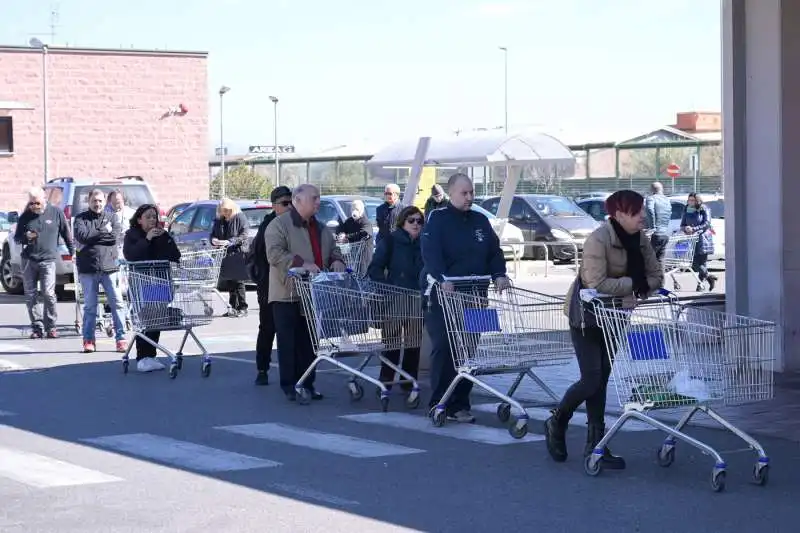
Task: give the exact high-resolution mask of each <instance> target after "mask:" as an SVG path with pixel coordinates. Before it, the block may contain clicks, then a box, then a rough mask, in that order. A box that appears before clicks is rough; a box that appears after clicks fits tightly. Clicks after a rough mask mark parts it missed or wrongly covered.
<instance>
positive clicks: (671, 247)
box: [661, 233, 700, 291]
mask: <svg viewBox="0 0 800 533" xmlns="http://www.w3.org/2000/svg"><path fill="white" fill-rule="evenodd" d="M699 237H700V234H698V233H695V234H692V235H685V234H682V233H676V234H675V235H672V236H671V237H670V238H669V241H667V244H666V246H665V247H664V257H663V259H661V264H662V266H663V267H664V276H670V277H671V278H672V284H673V287H674V288H675V290H676V291H679V290H681V284H680V283H678V280H677V279H676V278H675V274H678V273H681V272H688V273H690V274H691V275H692V276H694V279H695V280H696V281H697V284H698V285H699V284H700V278H699V277H698V276H697V272H695V271H694V270H692V263H693V261H694V251H695V250H696V249H697V239H698V238H699Z"/></svg>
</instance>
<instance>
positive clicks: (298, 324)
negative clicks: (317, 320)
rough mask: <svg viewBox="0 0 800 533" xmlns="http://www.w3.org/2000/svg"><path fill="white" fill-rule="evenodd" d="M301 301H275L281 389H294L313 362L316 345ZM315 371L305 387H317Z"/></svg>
mask: <svg viewBox="0 0 800 533" xmlns="http://www.w3.org/2000/svg"><path fill="white" fill-rule="evenodd" d="M302 309H303V308H302V306H301V305H300V303H299V302H292V303H290V302H272V316H273V318H274V319H275V333H276V334H277V337H278V370H279V373H280V382H281V389H283V391H284V392H286V393H290V392H292V391H294V387H295V385H296V384H297V381H298V380H299V379H300V377H301V376H302V375H303V373H304V372H305V371H306V369H308V367H309V366H310V365H311V363H312V362H313V361H314V347H313V345H312V343H311V335H310V334H309V332H308V323H307V321H306V317H305V316H303V314H302V312H301V311H302ZM315 378H316V370H315V371H313V372H311V374H310V375H309V376H308V378H307V379H306V381H305V383H303V384H302V386H303V387H305V388H306V389H309V390H314V379H315Z"/></svg>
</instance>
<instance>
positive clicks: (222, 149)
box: [214, 146, 228, 157]
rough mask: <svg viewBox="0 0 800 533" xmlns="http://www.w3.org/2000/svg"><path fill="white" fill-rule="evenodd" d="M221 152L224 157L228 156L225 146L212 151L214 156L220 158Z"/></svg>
mask: <svg viewBox="0 0 800 533" xmlns="http://www.w3.org/2000/svg"><path fill="white" fill-rule="evenodd" d="M223 152H224V153H225V155H228V147H227V146H226V147H225V148H215V149H214V154H215V155H216V156H217V157H219V156H221V155H222V153H223Z"/></svg>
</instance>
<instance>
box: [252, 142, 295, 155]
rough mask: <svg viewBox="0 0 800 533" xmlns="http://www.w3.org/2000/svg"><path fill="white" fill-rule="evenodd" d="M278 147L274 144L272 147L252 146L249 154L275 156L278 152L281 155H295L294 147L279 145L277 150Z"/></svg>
mask: <svg viewBox="0 0 800 533" xmlns="http://www.w3.org/2000/svg"><path fill="white" fill-rule="evenodd" d="M275 148H276V146H275V145H274V144H271V145H251V146H250V149H249V150H248V152H249V153H250V154H274V153H275V152H278V153H279V154H293V153H294V145H291V144H279V145H278V146H277V150H276V149H275Z"/></svg>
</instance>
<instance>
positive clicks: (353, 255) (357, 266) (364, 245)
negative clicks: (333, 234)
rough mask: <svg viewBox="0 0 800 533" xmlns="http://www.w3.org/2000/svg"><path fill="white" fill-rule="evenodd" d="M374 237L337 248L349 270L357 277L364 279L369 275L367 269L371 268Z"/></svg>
mask: <svg viewBox="0 0 800 533" xmlns="http://www.w3.org/2000/svg"><path fill="white" fill-rule="evenodd" d="M373 242H374V241H373V240H372V237H368V238H366V239H364V240H361V241H356V242H347V243H340V244H338V245H337V246H338V247H339V251H340V252H341V253H342V258H343V259H344V263H345V265H347V268H348V269H349V270H350V271H351V272H352V273H353V274H355V275H356V276H359V277H364V276H366V275H367V267H369V252H370V251H371V249H372V247H373V246H374V244H373Z"/></svg>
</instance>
